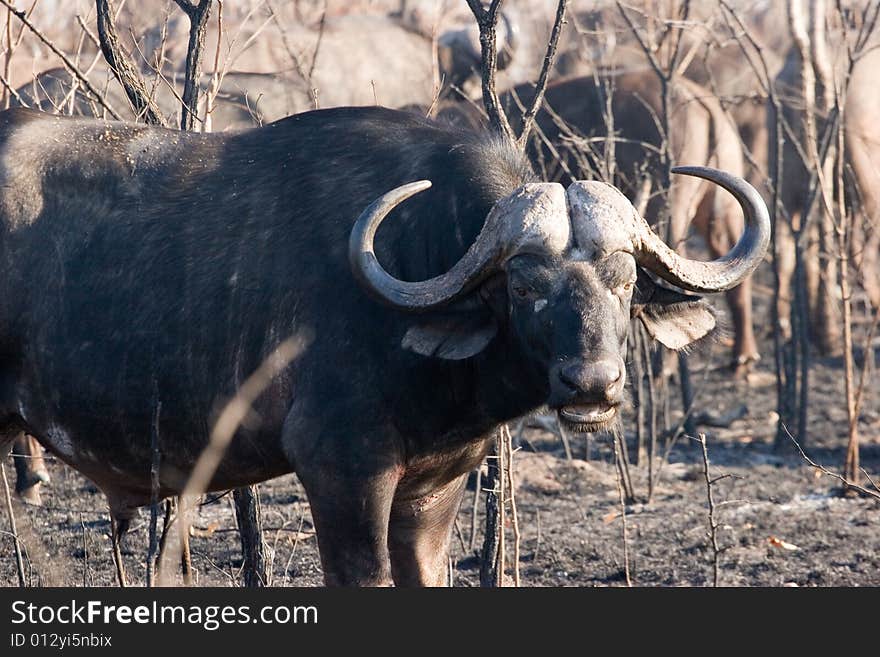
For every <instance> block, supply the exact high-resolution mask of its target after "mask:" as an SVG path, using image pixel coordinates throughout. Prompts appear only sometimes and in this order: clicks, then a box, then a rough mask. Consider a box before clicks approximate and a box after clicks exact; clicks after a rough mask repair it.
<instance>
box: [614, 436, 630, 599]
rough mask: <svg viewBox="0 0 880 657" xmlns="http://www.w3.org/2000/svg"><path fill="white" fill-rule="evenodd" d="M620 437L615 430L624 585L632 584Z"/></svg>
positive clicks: (615, 457) (615, 458)
mask: <svg viewBox="0 0 880 657" xmlns="http://www.w3.org/2000/svg"><path fill="white" fill-rule="evenodd" d="M619 443H620V437H619V435H618V433H617V432H615V433H614V460H615V461H617V497H618V500H619V501H620V518H621V520H622V522H623V530H622V531H623V574H624V577H625V578H626V585H627V586H632V576H631V575H630V572H629V536H628V535H627V526H626V500H625V498H624V494H623V477H622V476H621V472H622V470H621V464H620V445H619Z"/></svg>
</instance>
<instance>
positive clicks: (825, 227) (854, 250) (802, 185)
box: [768, 45, 880, 353]
mask: <svg viewBox="0 0 880 657" xmlns="http://www.w3.org/2000/svg"><path fill="white" fill-rule="evenodd" d="M835 63H836V64H837V66H838V69H839V68H840V67H841V66H843V65H844V64H845V62H843V63H841V62H835ZM878 67H880V50H877V47H876V45H875V46H873V47H869V48H866V50H865V52H864V54H863V56H861V57H860V58H859V59H858V60H857V61H856V63H855V64H854V66H853V69H852V74H851V76H850V78H849V81H848V84H847V88H846V96H845V98H844V99H843V100H844V112H843V117H844V119H843V121H844V124H843V136H844V143H843V146H844V163H845V167H844V171H843V173H844V184H845V191H846V195H847V203H848V205H849V206H850V207H851V208H852V209H853V210H854V217H855V218H854V221H853V224H852V234H851V235H850V250H851V253H850V254H848V255H849V256H850V257H851V258H852V261H853V263H854V265H855V267H854V270H855V272H854V273H855V274H856V276H857V278H858V280H859V282H860V283H861V285H862V287H863V288H864V290H865V293H866V296H867V298H868V301H869V303H870V304H871V305H872V306H873V307H875V308H876V307H880V192H878V185H880V174H878V171H880V128H878V124H877V120H876V116H875V115H876V111H877V104H878V102H880V87H878V85H877V83H876V79H877V70H878ZM801 70H802V63H801V57H800V53H799V51H798V50H797V48H792V49H791V50H790V51H789V53H788V55H787V57H786V60H785V66H784V67H783V69H782V70H781V71H780V72H779V74H778V75H777V76H776V79H775V80H774V84H775V87H776V93H777V96H778V97H779V99H780V102H781V105H782V108H781V109H782V114H783V117H784V119H785V121H786V122H787V123H788V125H789V127H790V130H791V133H792V135H791V136H789V135H788V133H787V132H786V138H785V139H783V140H782V143H783V149H782V153H781V156H782V171H781V172H778V171H777V167H776V161H777V150H778V147H777V144H778V141H777V138H776V114H775V111H774V109H773V107H772V106H770V108H769V111H768V126H769V130H768V132H769V135H770V140H769V151H770V154H771V157H770V162H771V167H770V170H771V175H772V177H773V179H774V180H776V179H779V178H780V177H781V180H782V183H781V185H780V201H781V203H782V205H783V206H784V208H785V210H786V212H787V214H788V216H789V218H790V219H789V221H787V222H779V228H780V230H778V232H777V236H778V237H777V241H778V243H779V247H778V248H777V256H778V261H779V279H780V282H779V288H780V296H779V299H778V312H779V319H780V324H781V326H782V329H783V332H784V334H785V335H788V334H789V333H790V331H791V320H790V315H791V300H792V299H791V296H790V290H791V289H792V279H793V276H794V273H795V247H794V242H793V240H792V236H791V231H790V226H794V227H795V228H797V227H799V226H800V225H801V224H802V222H804V221H805V217H804V214H805V212H806V211H807V207H806V204H807V202H808V199H809V198H810V180H811V177H812V176H813V174H814V169H815V167H814V166H813V164H812V160H811V158H810V157H809V156H808V154H807V153H806V152H805V147H804V144H805V143H806V137H805V119H806V117H805V111H804V102H803V92H802V86H801V85H802V82H801ZM834 74H835V75H836V77H837V79H838V80H840V79H843V76H844V74H845V73H844V71H842V70H836V71H834ZM817 90H818V91H819V92H821V86H819V85H817ZM819 105H821V101H820V103H819ZM814 119H815V123H816V130H817V135H818V137H819V138H820V139H821V138H822V136H823V134H824V132H825V130H826V128H827V125H828V109H827V108H825V109H824V110H823V109H822V108H821V106H820V107H818V108H817V111H816V115H815V117H814ZM805 156H806V158H807V162H808V164H805V162H804V158H805ZM780 173H781V176H780ZM829 173H830V175H831V176H832V180H835V181H836V176H834V174H833V172H829ZM832 204H833V201H832ZM812 211H813V212H814V213H819V215H818V216H814V217H813V221H811V222H810V225H809V228H807V230H808V238H809V239H808V240H807V243H806V257H805V258H804V274H805V279H806V287H807V296H808V304H809V314H810V337H811V338H813V339H814V340H815V341H816V342H817V344H818V347H819V348H820V350H821V351H823V352H825V353H838V352H840V350H841V349H842V348H843V342H842V334H841V326H842V323H841V322H842V318H841V314H840V308H839V303H838V301H837V300H836V298H835V297H836V296H837V290H838V280H837V255H838V254H839V249H838V246H837V235H836V230H835V227H834V225H833V221H832V220H831V218H829V217H828V216H827V213H826V212H825V210H824V207H823V203H822V201H821V199H820V198H816V201H815V203H814V205H813V207H812Z"/></svg>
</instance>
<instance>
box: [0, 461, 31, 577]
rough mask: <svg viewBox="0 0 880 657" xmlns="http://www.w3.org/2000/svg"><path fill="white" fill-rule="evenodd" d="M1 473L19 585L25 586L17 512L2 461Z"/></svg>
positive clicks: (0, 465)
mask: <svg viewBox="0 0 880 657" xmlns="http://www.w3.org/2000/svg"><path fill="white" fill-rule="evenodd" d="M0 474H2V475H3V495H4V497H5V499H6V515H7V517H8V518H9V531H10V533H11V534H12V544H13V546H15V567H16V571H17V573H18V585H19V587H21V588H24V585H25V584H24V561H23V559H22V557H21V546H20V545H19V543H18V529H16V527H15V512H14V511H13V510H12V496H11V495H10V493H9V480H8V479H6V466H5V464H4V463H2V462H0Z"/></svg>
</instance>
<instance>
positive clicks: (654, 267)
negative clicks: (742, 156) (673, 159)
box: [636, 166, 770, 293]
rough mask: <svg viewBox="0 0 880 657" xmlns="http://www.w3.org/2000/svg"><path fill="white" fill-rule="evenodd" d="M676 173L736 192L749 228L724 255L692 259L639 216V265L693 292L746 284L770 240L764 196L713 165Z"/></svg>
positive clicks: (676, 168) (718, 289) (746, 226)
mask: <svg viewBox="0 0 880 657" xmlns="http://www.w3.org/2000/svg"><path fill="white" fill-rule="evenodd" d="M672 172H673V173H680V174H684V175H686V176H696V177H698V178H704V179H706V180H709V181H710V182H713V183H715V184H716V185H718V186H719V187H722V188H723V189H726V190H727V191H728V192H730V193H731V194H733V196H734V197H735V198H736V200H737V201H738V202H739V204H740V206H741V207H742V210H743V214H744V215H745V230H744V231H743V234H742V236H741V237H740V238H739V241H738V242H737V243H736V245H734V247H733V248H732V249H731V250H730V251H729V252H728V253H727V254H726V255H724V256H722V257H720V258H718V259H717V260H712V261H711V262H701V261H699V260H689V259H688V258H685V257H683V256H681V255H679V254H678V253H676V252H675V251H674V250H673V249H671V248H669V246H667V245H666V243H665V242H663V240H661V239H660V238H659V237H658V236H657V234H656V233H655V232H654V231H653V230H651V227H650V226H648V224H647V222H646V221H645V220H644V219H642V218H641V217H637V219H636V221H637V223H638V228H637V233H638V238H639V239H640V241H641V244H637V245H636V253H637V258H638V261H639V264H640V265H642V267H644V268H645V269H647V270H649V271H651V272H653V273H655V274H657V276H659V277H660V278H662V279H664V280H666V281H668V282H670V283H672V284H674V285H677V286H679V287H680V288H683V289H685V290H689V291H691V292H706V293H712V292H722V291H724V290H729V289H730V288H732V287H736V286H737V285H739V284H740V283H742V282H743V281H744V280H745V279H746V278H747V277H748V276H749V274H751V273H752V272H753V271H754V270H755V268H756V267H757V266H758V265H759V264H760V262H761V260H762V259H763V258H764V253H765V252H766V251H767V245H768V244H769V243H770V217H769V214H768V212H767V206H766V205H765V203H764V199H762V198H761V195H760V194H758V192H757V190H756V189H755V188H754V187H752V186H751V185H750V184H749V183H747V182H746V181H745V180H743V179H742V178H739V177H737V176H734V175H732V174H729V173H726V172H724V171H718V170H717V169H710V168H709V167H693V166H691V167H675V168H674V169H672Z"/></svg>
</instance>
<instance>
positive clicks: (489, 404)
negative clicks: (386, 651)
mask: <svg viewBox="0 0 880 657" xmlns="http://www.w3.org/2000/svg"><path fill="white" fill-rule="evenodd" d="M532 178H533V175H532V172H531V169H530V168H529V165H528V163H527V162H526V160H525V159H524V157H523V156H522V155H521V154H519V153H518V152H517V151H515V150H514V149H513V148H512V147H510V146H507V145H505V144H504V143H503V142H499V141H495V140H493V139H490V138H485V137H482V136H479V135H475V134H473V133H468V132H463V131H461V130H457V129H452V128H446V127H440V126H438V125H436V124H434V123H432V122H430V121H427V120H424V119H420V118H417V117H415V116H412V115H410V114H405V113H401V112H394V111H391V110H386V109H381V108H340V109H331V110H321V111H315V112H308V113H305V114H301V115H297V116H292V117H289V118H287V119H283V120H281V121H278V122H277V123H274V124H271V125H268V126H266V127H264V128H260V129H254V130H250V131H245V132H240V133H224V134H192V133H181V132H176V131H170V130H164V129H159V128H153V127H147V126H142V125H132V124H123V123H113V122H104V121H97V120H86V119H78V118H69V117H54V116H49V115H43V114H40V113H38V112H33V111H28V110H11V111H8V112H5V113H3V114H0V262H2V263H3V273H2V277H0V418H2V422H3V425H2V426H0V443H4V442H6V443H8V442H10V440H11V438H12V437H14V436H15V435H16V434H18V433H19V432H20V431H22V430H26V431H27V432H28V433H30V434H32V435H34V436H36V437H37V438H38V439H39V440H40V441H41V442H42V443H43V444H44V445H46V446H47V447H48V448H49V449H50V450H53V451H54V452H56V453H57V454H58V455H59V456H60V457H61V458H62V459H64V460H65V461H67V462H68V463H70V464H71V465H73V466H74V467H76V468H77V469H79V470H81V471H82V472H84V473H85V474H87V475H88V476H90V477H91V478H92V479H94V480H95V481H96V482H97V483H98V484H99V485H100V486H101V487H102V489H103V490H104V491H105V492H107V494H108V497H109V498H110V502H111V507H112V508H113V510H114V513H115V514H116V515H117V516H118V517H125V516H126V515H127V514H128V515H130V513H131V511H132V509H133V508H134V507H135V506H137V505H142V504H145V503H147V502H148V501H149V499H150V463H151V456H152V455H151V451H150V440H151V435H152V432H153V424H154V422H158V440H159V448H160V452H161V471H160V481H161V491H160V493H161V494H162V495H167V494H171V493H174V492H179V491H180V490H181V488H182V487H183V485H184V484H185V482H186V480H187V478H188V474H189V472H190V471H191V469H192V467H193V464H194V462H195V460H196V458H197V457H198V455H199V454H200V453H201V452H202V450H203V449H204V448H205V446H206V444H207V440H208V437H209V433H210V428H211V425H212V423H213V421H214V419H215V418H216V414H217V411H218V410H219V409H220V408H222V406H223V404H224V402H225V401H226V400H227V399H228V398H229V397H231V396H232V395H233V394H234V393H235V392H236V390H237V389H238V388H239V386H240V385H241V383H242V382H243V380H244V379H245V378H246V377H248V376H249V375H250V374H251V373H252V372H253V371H254V370H255V369H256V368H257V367H258V366H259V365H260V363H261V362H263V361H264V360H265V358H266V357H267V356H268V355H269V354H270V353H271V352H272V350H273V349H274V348H275V347H276V346H277V345H278V344H279V343H280V342H281V341H282V340H284V339H286V338H288V337H290V336H300V337H301V338H302V339H303V340H305V343H306V347H305V350H304V351H303V353H301V354H300V355H299V357H298V358H297V359H296V360H295V361H294V362H293V363H292V364H291V365H290V366H288V367H287V368H286V369H285V370H284V372H283V373H282V374H281V375H280V376H278V377H276V378H275V379H274V380H273V381H272V383H271V385H270V386H269V387H268V388H267V389H266V391H265V392H264V393H263V394H262V395H261V396H260V398H259V399H258V401H257V403H256V404H255V405H254V408H253V413H252V414H251V415H250V416H249V417H248V418H246V421H245V422H244V423H243V424H242V427H241V428H240V429H239V431H238V432H237V434H236V437H235V439H234V440H233V442H232V445H231V447H230V448H229V450H228V451H227V452H226V454H225V457H224V459H223V461H222V463H221V465H220V468H219V469H218V471H217V473H216V475H215V476H214V479H213V480H212V482H211V486H210V487H211V488H212V489H219V488H228V487H233V486H239V485H243V484H248V483H253V482H257V481H262V480H265V479H267V478H270V477H273V476H276V475H279V474H282V473H285V472H290V471H296V472H297V474H298V475H299V476H300V478H301V480H302V481H303V484H304V486H305V488H306V491H307V493H308V495H309V500H310V503H311V507H312V513H313V517H314V519H315V523H316V527H317V530H318V539H319V545H320V548H321V555H322V562H323V564H324V568H325V577H326V579H327V581H328V583H335V584H370V583H372V584H376V583H388V582H389V581H390V578H391V570H393V571H394V580H395V581H396V582H397V583H398V584H407V583H422V584H424V583H437V582H438V581H440V580H438V577H442V576H443V574H444V573H445V567H446V561H445V556H444V555H445V551H446V546H447V545H448V537H449V527H451V519H452V518H453V517H454V512H455V509H457V506H458V500H459V499H460V495H461V492H462V490H463V488H462V486H463V482H464V477H465V475H466V473H467V472H469V471H470V470H471V469H472V468H473V467H474V466H475V465H476V464H478V463H479V462H480V461H481V460H482V458H483V456H484V454H485V452H486V450H487V449H488V446H489V444H490V438H489V437H490V436H491V432H492V431H493V430H494V429H495V428H496V427H497V426H498V424H499V423H501V422H504V421H507V420H510V419H512V418H515V417H517V416H520V415H522V414H524V413H527V412H529V411H531V410H532V409H534V408H535V407H537V406H540V405H542V404H544V403H548V400H549V403H550V404H551V406H555V405H561V404H566V403H572V402H579V401H580V400H581V398H582V397H584V396H587V397H590V396H591V395H593V388H596V390H597V391H598V392H597V394H599V396H600V397H601V398H603V399H604V395H606V393H607V390H606V389H605V387H603V386H605V385H606V384H607V381H604V380H603V379H601V377H599V378H597V376H599V375H600V374H601V375H602V376H604V375H605V372H604V371H602V370H601V368H600V369H599V370H597V369H596V367H597V365H596V363H593V362H592V361H591V359H594V358H595V359H601V358H605V361H602V362H599V365H601V366H604V365H603V363H606V364H607V362H608V358H611V359H617V360H616V361H615V362H617V361H619V362H620V363H621V371H620V374H621V375H622V357H623V356H622V354H623V353H625V352H623V351H622V350H623V349H625V341H626V333H627V330H628V329H627V327H628V319H629V315H630V307H629V306H630V299H629V292H627V293H626V295H625V296H621V297H620V298H619V299H618V297H615V296H614V295H611V294H609V293H608V289H612V288H613V289H618V288H620V289H623V288H621V286H622V285H623V284H624V283H626V282H627V281H630V277H634V276H635V268H634V265H633V261H632V258H631V256H627V255H625V254H621V253H620V252H618V253H617V254H612V255H613V256H614V257H609V258H608V259H607V261H600V262H595V263H578V262H562V261H558V260H551V261H541V260H535V258H534V257H529V258H514V259H513V260H512V261H511V264H510V265H509V266H508V267H507V269H506V270H505V271H503V272H498V273H497V274H496V275H495V276H494V277H493V278H491V279H490V280H489V281H487V282H485V283H484V284H483V285H482V286H481V287H480V288H479V289H478V290H476V291H475V292H474V293H473V294H471V295H469V296H468V297H466V298H465V299H463V300H461V301H458V302H456V303H455V304H453V305H452V306H450V307H447V308H444V309H443V310H442V311H432V312H431V313H421V314H416V315H413V314H412V313H404V312H401V311H398V310H391V309H389V308H387V307H385V306H382V305H381V304H378V303H376V302H375V301H374V300H372V299H371V298H369V297H368V296H367V294H366V293H365V292H364V291H362V290H361V289H360V288H359V287H358V286H357V284H356V283H355V281H354V278H353V277H352V274H351V271H350V269H349V263H348V259H347V243H348V237H349V233H350V231H351V227H352V224H353V223H354V221H355V219H356V218H357V217H358V215H359V214H360V213H361V211H362V210H363V209H364V208H365V207H366V206H367V205H368V204H370V203H371V202H372V201H373V200H375V199H376V198H377V197H378V196H380V195H382V194H383V193H385V192H387V191H388V190H390V189H392V188H395V187H397V186H399V185H402V184H404V183H409V182H412V181H414V180H419V179H430V180H431V181H432V182H433V187H432V188H431V189H430V190H428V191H427V192H425V193H423V194H420V195H418V196H417V197H414V198H413V199H412V200H410V201H408V202H407V203H405V204H404V205H402V206H401V207H400V208H399V209H397V210H395V212H394V214H393V216H391V217H389V218H388V219H387V220H386V221H385V223H384V224H383V225H382V227H381V228H380V230H379V234H378V236H377V245H378V256H379V259H380V261H381V262H382V263H383V265H384V266H385V267H386V268H387V269H388V270H389V271H390V272H391V273H392V274H394V275H395V276H398V277H400V278H403V279H406V280H423V279H427V278H430V277H432V276H436V275H438V274H440V273H442V272H445V271H447V270H448V269H449V268H450V267H451V266H452V265H453V264H454V263H455V262H457V261H458V259H459V258H460V257H461V256H462V255H463V254H464V252H465V251H466V249H467V248H468V246H469V245H470V244H471V243H472V242H473V241H474V239H475V237H476V235H477V234H478V233H479V231H480V229H481V227H482V225H483V222H484V220H485V218H486V216H487V214H488V213H489V210H490V209H491V208H492V206H493V205H494V204H495V202H496V201H497V200H498V199H500V198H502V197H504V196H506V195H508V194H510V193H511V192H512V191H513V190H515V189H516V188H518V187H519V186H520V185H522V184H523V183H524V182H528V181H530V180H532ZM514 261H515V262H514ZM631 283H632V281H630V282H629V283H628V285H629V287H628V288H626V289H627V290H629V289H631V287H632V286H631ZM511 285H512V286H514V287H510V286H511ZM517 286H522V287H523V289H526V292H527V293H524V294H523V295H522V297H523V298H522V299H519V297H517V299H518V300H509V299H508V297H509V296H511V295H512V294H513V293H512V292H511V290H519V289H520V288H518V287H517ZM539 288H540V289H539ZM539 293H540V295H541V296H543V297H546V298H547V299H549V305H548V306H547V308H548V312H547V313H545V314H543V315H542V318H541V319H536V317H533V316H532V314H531V313H534V310H533V305H534V304H533V300H532V297H531V296H529V295H537V294H539ZM621 294H623V293H621ZM683 299H684V298H683V297H681V295H678V296H677V297H675V298H673V299H671V300H670V299H665V300H663V301H661V303H679V302H681V301H682V300H683ZM633 303H638V301H637V300H634V301H633ZM652 303H653V302H652ZM698 305H699V304H698V303H697V302H696V301H695V300H693V299H688V300H686V303H685V304H684V306H683V307H682V308H681V309H680V313H679V315H680V316H685V315H686V314H687V313H690V312H696V313H698V314H700V316H701V317H703V316H705V315H704V313H702V311H701V310H699V308H698ZM700 307H701V306H700ZM642 311H644V312H652V310H651V309H650V308H649V307H647V308H646V309H643V310H640V312H642ZM535 315H536V313H535ZM663 321H664V322H665V321H667V319H663ZM669 321H670V323H674V322H675V321H676V320H675V318H671V320H669ZM425 322H427V323H431V322H433V323H435V324H436V325H439V326H442V327H443V330H444V331H448V332H449V335H450V336H451V337H450V340H453V341H454V340H456V339H457V337H456V336H459V335H464V334H472V333H474V327H477V326H479V327H484V328H483V329H482V333H480V332H479V331H478V332H477V334H478V335H488V336H490V339H486V340H484V341H483V342H481V343H480V344H479V347H478V348H471V347H468V348H469V349H470V352H469V354H468V355H469V356H470V357H466V358H461V359H458V360H449V359H446V358H442V357H439V358H438V357H425V356H423V355H419V354H417V353H413V352H412V351H410V350H407V349H405V348H402V344H403V343H404V338H405V336H406V335H407V332H408V331H410V330H411V329H413V328H414V327H416V328H417V327H418V326H419V325H420V324H422V323H425ZM688 322H690V319H688ZM485 327H491V330H490V331H489V332H488V333H487V332H486V329H485ZM464 342H465V343H466V344H468V345H470V344H471V343H470V342H467V340H465V341H464ZM591 368H592V369H591ZM548 372H549V376H548ZM554 372H557V373H558V372H561V373H562V374H560V376H559V377H557V376H555V374H554ZM596 372H598V374H596ZM565 377H568V378H567V379H566V378H565ZM560 380H561V381H568V383H566V384H565V385H561V384H560ZM621 381H622V379H621ZM621 387H622V385H621ZM615 394H617V393H615ZM611 401H614V400H611ZM2 446H3V445H2V444H0V447H2ZM389 550H390V553H391V557H390V559H389ZM389 563H390V565H389Z"/></svg>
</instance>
